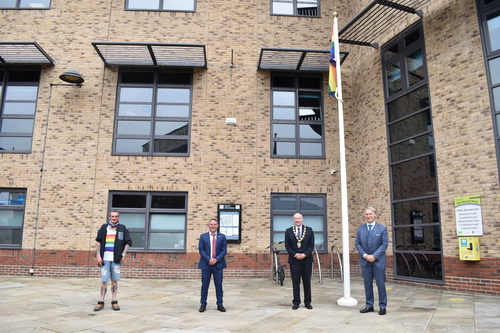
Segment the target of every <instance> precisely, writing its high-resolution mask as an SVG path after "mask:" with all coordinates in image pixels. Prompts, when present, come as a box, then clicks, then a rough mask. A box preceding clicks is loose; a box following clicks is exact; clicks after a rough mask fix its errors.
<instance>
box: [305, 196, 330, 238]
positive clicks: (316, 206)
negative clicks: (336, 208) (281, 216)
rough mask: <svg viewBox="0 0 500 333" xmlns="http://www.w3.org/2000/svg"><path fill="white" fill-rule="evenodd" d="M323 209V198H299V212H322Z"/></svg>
mask: <svg viewBox="0 0 500 333" xmlns="http://www.w3.org/2000/svg"><path fill="white" fill-rule="evenodd" d="M324 208H325V205H324V201H323V198H300V210H309V211H311V210H316V211H322V210H324ZM314 230H316V229H314Z"/></svg>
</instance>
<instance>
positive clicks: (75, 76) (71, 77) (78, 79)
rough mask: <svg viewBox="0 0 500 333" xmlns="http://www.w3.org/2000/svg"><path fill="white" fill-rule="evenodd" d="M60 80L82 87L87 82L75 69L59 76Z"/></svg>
mask: <svg viewBox="0 0 500 333" xmlns="http://www.w3.org/2000/svg"><path fill="white" fill-rule="evenodd" d="M59 78H60V79H61V80H63V81H64V82H68V83H74V84H77V85H81V84H82V83H83V82H85V80H84V79H83V76H82V75H81V74H80V73H78V71H75V70H74V69H69V70H67V71H66V72H64V73H62V74H61V75H59Z"/></svg>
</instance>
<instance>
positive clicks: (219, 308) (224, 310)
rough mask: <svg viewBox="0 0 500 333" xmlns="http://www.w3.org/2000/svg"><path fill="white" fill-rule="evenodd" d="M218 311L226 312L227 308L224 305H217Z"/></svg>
mask: <svg viewBox="0 0 500 333" xmlns="http://www.w3.org/2000/svg"><path fill="white" fill-rule="evenodd" d="M217 310H219V311H220V312H226V308H225V307H224V306H222V305H217Z"/></svg>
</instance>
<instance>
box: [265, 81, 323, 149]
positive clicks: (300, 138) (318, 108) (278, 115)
mask: <svg viewBox="0 0 500 333" xmlns="http://www.w3.org/2000/svg"><path fill="white" fill-rule="evenodd" d="M271 85H272V97H271V98H272V101H271V106H272V107H271V109H272V116H271V117H272V123H271V156H272V157H282V158H323V157H324V156H325V152H324V150H325V149H324V146H325V138H324V122H323V78H322V76H321V75H319V76H306V75H293V74H290V75H288V74H274V75H273V76H272V83H271Z"/></svg>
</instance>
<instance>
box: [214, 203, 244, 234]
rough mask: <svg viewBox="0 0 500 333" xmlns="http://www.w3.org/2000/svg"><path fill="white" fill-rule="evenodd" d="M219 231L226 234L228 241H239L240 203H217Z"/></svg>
mask: <svg viewBox="0 0 500 333" xmlns="http://www.w3.org/2000/svg"><path fill="white" fill-rule="evenodd" d="M217 214H218V216H219V232H220V233H223V234H224V235H226V239H227V242H228V243H241V205H233V204H219V205H218V208H217Z"/></svg>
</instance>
